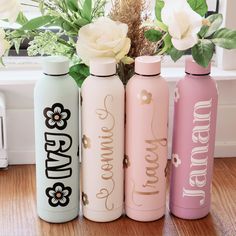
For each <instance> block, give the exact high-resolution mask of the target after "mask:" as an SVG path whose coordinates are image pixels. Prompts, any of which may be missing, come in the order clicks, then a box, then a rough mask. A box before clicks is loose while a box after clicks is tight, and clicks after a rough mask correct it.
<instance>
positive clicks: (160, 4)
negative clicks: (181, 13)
mask: <svg viewBox="0 0 236 236" xmlns="http://www.w3.org/2000/svg"><path fill="white" fill-rule="evenodd" d="M164 5H165V2H164V1H163V0H156V5H155V14H156V18H157V20H158V21H162V20H161V11H162V8H163V7H164Z"/></svg>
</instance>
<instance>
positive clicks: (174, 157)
mask: <svg viewBox="0 0 236 236" xmlns="http://www.w3.org/2000/svg"><path fill="white" fill-rule="evenodd" d="M171 161H172V164H173V165H174V166H175V167H176V168H177V167H178V166H179V165H180V164H181V160H180V158H179V155H178V154H172V160H171Z"/></svg>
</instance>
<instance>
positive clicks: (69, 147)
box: [34, 57, 79, 223]
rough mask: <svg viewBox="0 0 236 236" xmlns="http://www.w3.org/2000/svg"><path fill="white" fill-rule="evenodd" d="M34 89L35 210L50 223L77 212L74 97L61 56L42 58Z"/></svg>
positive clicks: (77, 191) (76, 88)
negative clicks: (41, 74)
mask: <svg viewBox="0 0 236 236" xmlns="http://www.w3.org/2000/svg"><path fill="white" fill-rule="evenodd" d="M43 72H44V74H45V76H44V78H42V79H40V80H39V81H38V82H37V84H36V86H35V91H34V108H35V145H36V185H37V211H38V215H39V217H40V218H42V219H43V220H45V221H48V222H53V223H61V222H66V221H69V220H72V219H74V218H76V217H77V216H78V213H79V159H78V156H77V152H78V133H79V131H78V124H79V120H78V112H79V111H78V98H79V94H78V93H79V92H78V87H77V85H76V83H75V81H74V80H73V79H72V78H71V77H70V76H69V75H68V72H69V61H68V59H67V58H64V57H47V58H46V59H44V63H43Z"/></svg>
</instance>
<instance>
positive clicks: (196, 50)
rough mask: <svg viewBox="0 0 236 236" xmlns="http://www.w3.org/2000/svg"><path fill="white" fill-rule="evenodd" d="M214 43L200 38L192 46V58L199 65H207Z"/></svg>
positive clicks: (211, 55)
mask: <svg viewBox="0 0 236 236" xmlns="http://www.w3.org/2000/svg"><path fill="white" fill-rule="evenodd" d="M213 52H214V44H213V43H212V42H211V40H208V39H201V40H199V42H198V44H196V45H195V46H194V47H193V48H192V56H193V59H194V60H195V61H196V62H197V63H198V64H199V65H201V66H203V67H207V66H208V65H209V63H210V61H211V59H212V57H213Z"/></svg>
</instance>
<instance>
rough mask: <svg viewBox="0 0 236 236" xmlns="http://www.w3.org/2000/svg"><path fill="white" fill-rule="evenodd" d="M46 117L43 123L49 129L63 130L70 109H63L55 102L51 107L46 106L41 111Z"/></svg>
mask: <svg viewBox="0 0 236 236" xmlns="http://www.w3.org/2000/svg"><path fill="white" fill-rule="evenodd" d="M43 114H44V116H45V118H46V120H45V124H46V126H47V127H48V128H49V129H53V128H57V129H59V130H63V129H65V128H66V126H67V120H68V119H69V118H70V115H71V114H70V111H69V110H68V109H64V107H63V105H62V104H60V103H55V104H53V105H52V107H51V108H50V107H46V108H45V109H44V111H43Z"/></svg>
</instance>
